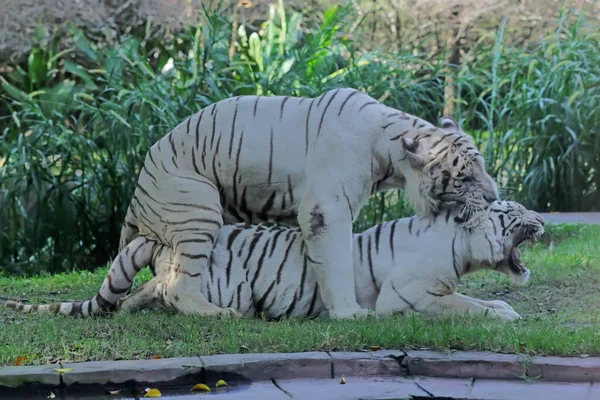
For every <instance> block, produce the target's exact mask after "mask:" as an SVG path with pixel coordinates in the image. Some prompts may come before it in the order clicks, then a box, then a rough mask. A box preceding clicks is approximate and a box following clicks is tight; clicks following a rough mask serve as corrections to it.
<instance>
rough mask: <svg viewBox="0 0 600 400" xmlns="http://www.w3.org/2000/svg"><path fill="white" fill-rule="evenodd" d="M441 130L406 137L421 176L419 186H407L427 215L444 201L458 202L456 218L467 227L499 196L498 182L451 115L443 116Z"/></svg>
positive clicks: (407, 150) (415, 165)
mask: <svg viewBox="0 0 600 400" xmlns="http://www.w3.org/2000/svg"><path fill="white" fill-rule="evenodd" d="M440 123H441V128H438V132H437V133H438V134H435V135H426V136H427V137H425V138H423V139H418V136H417V140H413V139H403V140H402V144H403V146H404V150H405V152H406V154H407V158H408V160H409V161H410V165H411V167H412V169H413V171H414V173H415V175H417V176H416V179H418V180H419V182H420V183H419V185H418V190H410V188H408V189H409V190H407V194H408V196H409V199H410V200H412V203H413V204H415V205H417V207H416V208H418V207H419V205H420V206H421V208H420V209H417V211H420V212H421V213H422V214H424V215H435V214H437V213H438V212H439V209H440V206H441V204H442V203H456V204H458V206H459V207H460V213H459V215H458V216H457V217H456V221H457V222H459V223H461V224H463V225H464V226H465V227H473V226H476V225H478V224H479V222H480V221H481V218H482V217H483V215H484V214H485V212H484V211H485V210H486V209H487V207H488V206H489V204H490V203H492V202H493V201H496V200H498V199H499V195H498V187H497V185H496V182H495V181H494V180H493V179H492V177H491V176H490V175H489V174H488V173H487V171H486V169H485V161H484V159H483V156H482V155H481V153H480V152H479V151H478V150H477V148H476V147H475V145H474V143H473V141H472V139H471V137H470V136H468V135H467V134H465V133H464V132H462V130H461V129H460V127H459V126H458V124H457V123H456V121H455V120H454V119H452V118H450V117H443V118H441V119H440ZM407 186H408V185H407Z"/></svg>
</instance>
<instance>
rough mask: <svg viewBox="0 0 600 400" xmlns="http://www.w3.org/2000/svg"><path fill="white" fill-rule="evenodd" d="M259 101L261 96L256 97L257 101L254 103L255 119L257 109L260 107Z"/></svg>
mask: <svg viewBox="0 0 600 400" xmlns="http://www.w3.org/2000/svg"><path fill="white" fill-rule="evenodd" d="M259 100H260V96H256V101H255V102H254V118H256V108H257V107H258V101H259Z"/></svg>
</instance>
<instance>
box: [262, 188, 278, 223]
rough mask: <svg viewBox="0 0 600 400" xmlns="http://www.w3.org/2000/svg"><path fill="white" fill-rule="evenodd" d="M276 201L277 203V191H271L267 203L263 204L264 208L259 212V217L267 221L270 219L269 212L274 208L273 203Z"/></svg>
mask: <svg viewBox="0 0 600 400" xmlns="http://www.w3.org/2000/svg"><path fill="white" fill-rule="evenodd" d="M274 203H275V192H273V193H271V195H270V196H269V198H268V199H267V202H266V203H265V205H264V206H263V208H262V210H260V213H259V214H258V217H259V218H260V219H261V220H262V221H267V220H268V218H269V214H268V212H269V211H270V210H271V209H272V208H273V204H274Z"/></svg>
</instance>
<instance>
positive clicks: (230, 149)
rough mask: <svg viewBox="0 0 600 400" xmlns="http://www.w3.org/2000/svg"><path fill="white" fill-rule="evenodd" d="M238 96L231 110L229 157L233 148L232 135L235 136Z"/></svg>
mask: <svg viewBox="0 0 600 400" xmlns="http://www.w3.org/2000/svg"><path fill="white" fill-rule="evenodd" d="M239 100H240V98H239V97H238V98H237V100H236V102H235V111H234V112H233V122H232V123H231V134H230V135H229V158H231V151H232V150H233V136H235V120H236V119H237V113H238V101H239Z"/></svg>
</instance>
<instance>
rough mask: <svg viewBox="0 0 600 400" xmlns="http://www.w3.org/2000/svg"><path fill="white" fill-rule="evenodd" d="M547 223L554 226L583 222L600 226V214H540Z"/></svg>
mask: <svg viewBox="0 0 600 400" xmlns="http://www.w3.org/2000/svg"><path fill="white" fill-rule="evenodd" d="M540 214H541V215H542V216H543V217H544V219H545V220H546V222H551V223H554V224H562V223H565V222H566V223H570V224H572V223H576V222H582V223H586V224H596V225H600V212H565V213H540Z"/></svg>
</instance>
